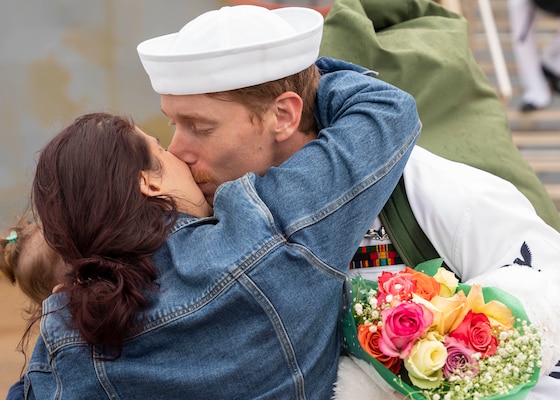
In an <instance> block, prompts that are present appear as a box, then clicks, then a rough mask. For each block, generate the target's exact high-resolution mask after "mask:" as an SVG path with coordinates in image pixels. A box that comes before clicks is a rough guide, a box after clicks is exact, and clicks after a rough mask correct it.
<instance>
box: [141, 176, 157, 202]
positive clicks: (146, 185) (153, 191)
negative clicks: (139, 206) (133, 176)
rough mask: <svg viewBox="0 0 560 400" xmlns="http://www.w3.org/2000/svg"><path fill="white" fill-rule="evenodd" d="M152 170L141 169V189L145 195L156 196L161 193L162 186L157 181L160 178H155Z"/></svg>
mask: <svg viewBox="0 0 560 400" xmlns="http://www.w3.org/2000/svg"><path fill="white" fill-rule="evenodd" d="M152 174H153V173H152V172H151V171H141V172H140V191H141V192H142V194H143V195H144V196H147V197H154V196H158V195H160V194H161V187H160V185H159V184H158V183H154V182H157V181H158V180H156V179H153V178H154V177H153V176H152Z"/></svg>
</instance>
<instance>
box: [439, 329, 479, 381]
mask: <svg viewBox="0 0 560 400" xmlns="http://www.w3.org/2000/svg"><path fill="white" fill-rule="evenodd" d="M445 348H446V349H447V360H446V361H445V365H444V366H443V376H444V377H445V378H449V376H450V375H451V374H453V373H456V374H458V375H459V376H461V377H463V376H464V374H465V372H467V371H472V372H473V373H474V375H476V374H477V373H478V369H477V368H476V366H477V365H478V363H477V362H476V360H473V359H472V355H473V354H474V351H473V350H472V349H470V348H468V347H467V346H465V344H464V343H463V342H461V341H459V340H457V339H455V338H454V337H450V336H447V337H446V338H445Z"/></svg>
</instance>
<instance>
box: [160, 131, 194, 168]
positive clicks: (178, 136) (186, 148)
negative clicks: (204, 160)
mask: <svg viewBox="0 0 560 400" xmlns="http://www.w3.org/2000/svg"><path fill="white" fill-rule="evenodd" d="M195 150H196V146H195V144H194V142H193V140H190V139H189V136H188V135H186V134H185V133H183V132H180V131H177V130H176V131H175V133H174V134H173V137H172V138H171V143H170V144H169V147H168V148H167V151H169V152H171V154H173V155H174V156H175V157H177V158H179V159H180V160H182V161H184V162H186V163H187V164H194V163H195V162H196V155H195V154H196V152H195Z"/></svg>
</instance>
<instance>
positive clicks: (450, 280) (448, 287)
mask: <svg viewBox="0 0 560 400" xmlns="http://www.w3.org/2000/svg"><path fill="white" fill-rule="evenodd" d="M434 279H435V280H436V281H437V282H439V284H440V287H439V295H440V296H442V297H451V296H453V293H455V291H456V290H457V286H458V285H459V279H457V278H456V277H455V274H454V273H453V272H451V271H449V270H447V269H445V268H443V267H440V268H439V269H438V271H437V273H436V274H435V275H434Z"/></svg>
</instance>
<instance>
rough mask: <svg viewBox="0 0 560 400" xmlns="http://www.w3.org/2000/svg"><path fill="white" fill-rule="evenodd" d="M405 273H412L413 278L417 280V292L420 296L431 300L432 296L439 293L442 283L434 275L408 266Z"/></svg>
mask: <svg viewBox="0 0 560 400" xmlns="http://www.w3.org/2000/svg"><path fill="white" fill-rule="evenodd" d="M402 272H403V273H407V274H411V275H412V280H413V281H415V282H416V290H415V291H414V293H416V294H417V295H418V296H420V297H422V298H423V299H426V300H428V301H430V300H431V299H432V297H434V296H436V295H439V291H440V283H439V282H438V281H436V280H435V279H434V278H433V277H431V276H429V275H426V274H423V273H422V272H418V271H415V270H413V269H412V268H410V267H406V269H405V270H404V271H402Z"/></svg>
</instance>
